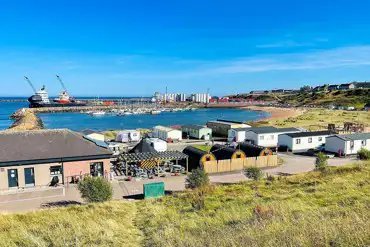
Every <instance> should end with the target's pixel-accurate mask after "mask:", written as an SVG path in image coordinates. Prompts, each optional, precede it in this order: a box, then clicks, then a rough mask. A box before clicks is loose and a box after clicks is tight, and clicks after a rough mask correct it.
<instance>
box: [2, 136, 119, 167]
mask: <svg viewBox="0 0 370 247" xmlns="http://www.w3.org/2000/svg"><path fill="white" fill-rule="evenodd" d="M111 154H112V153H111V152H109V151H108V150H107V149H105V148H102V147H99V146H97V145H95V143H93V142H91V141H89V140H86V139H85V138H83V136H81V135H79V134H78V133H76V132H73V131H70V130H67V129H58V130H32V131H16V132H15V131H14V132H13V131H5V132H2V133H0V165H1V163H10V162H16V164H18V165H19V164H25V163H37V162H40V163H42V160H44V161H46V160H58V159H59V160H61V159H68V160H69V161H71V160H83V159H86V160H88V159H89V158H93V157H94V156H104V157H108V156H110V155H111ZM55 162H56V161H55Z"/></svg>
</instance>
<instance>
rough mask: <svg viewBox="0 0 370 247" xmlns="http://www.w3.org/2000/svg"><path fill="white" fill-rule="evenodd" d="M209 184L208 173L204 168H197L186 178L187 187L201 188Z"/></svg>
mask: <svg viewBox="0 0 370 247" xmlns="http://www.w3.org/2000/svg"><path fill="white" fill-rule="evenodd" d="M207 185H209V177H208V174H207V173H206V172H205V171H204V170H203V169H199V168H198V169H195V170H193V171H192V173H191V174H190V175H189V176H188V177H187V178H186V187H187V188H190V189H196V188H201V187H204V186H207Z"/></svg>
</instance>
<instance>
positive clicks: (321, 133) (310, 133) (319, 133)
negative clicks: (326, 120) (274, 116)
mask: <svg viewBox="0 0 370 247" xmlns="http://www.w3.org/2000/svg"><path fill="white" fill-rule="evenodd" d="M331 134H334V133H333V132H331V131H327V130H324V131H307V132H297V133H287V134H285V135H287V136H290V137H292V138H296V137H310V136H325V135H331Z"/></svg>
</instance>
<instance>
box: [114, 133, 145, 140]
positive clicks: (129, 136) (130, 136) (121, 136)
mask: <svg viewBox="0 0 370 247" xmlns="http://www.w3.org/2000/svg"><path fill="white" fill-rule="evenodd" d="M140 138H141V135H140V132H139V131H136V130H124V131H121V132H119V133H118V134H117V136H116V142H138V141H140Z"/></svg>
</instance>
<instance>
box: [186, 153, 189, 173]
mask: <svg viewBox="0 0 370 247" xmlns="http://www.w3.org/2000/svg"><path fill="white" fill-rule="evenodd" d="M188 172H189V158H188V157H186V174H187V173H188Z"/></svg>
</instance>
